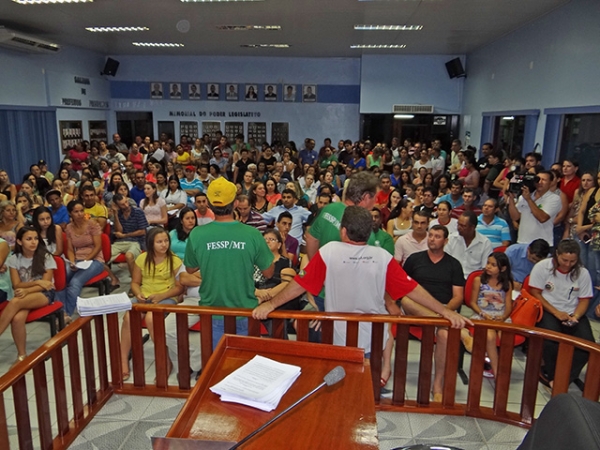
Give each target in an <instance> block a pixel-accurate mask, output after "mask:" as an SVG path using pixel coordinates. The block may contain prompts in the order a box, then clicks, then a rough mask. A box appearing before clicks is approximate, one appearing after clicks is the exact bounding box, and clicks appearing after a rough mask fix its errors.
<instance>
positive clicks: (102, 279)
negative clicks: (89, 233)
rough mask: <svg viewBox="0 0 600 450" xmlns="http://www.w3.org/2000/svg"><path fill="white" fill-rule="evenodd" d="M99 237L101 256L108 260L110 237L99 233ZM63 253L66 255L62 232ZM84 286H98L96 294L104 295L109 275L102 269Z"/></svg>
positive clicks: (64, 238)
mask: <svg viewBox="0 0 600 450" xmlns="http://www.w3.org/2000/svg"><path fill="white" fill-rule="evenodd" d="M100 239H101V240H102V250H101V251H102V257H103V258H104V261H110V256H111V253H110V238H109V237H108V236H107V235H106V234H104V233H101V234H100ZM63 248H64V251H63V254H64V255H65V256H66V254H67V233H64V232H63ZM85 287H95V288H98V295H106V294H109V293H110V275H109V273H108V272H107V271H106V270H103V271H102V272H101V273H99V274H98V275H96V276H95V277H93V278H92V279H90V280H89V281H88V282H87V283H85Z"/></svg>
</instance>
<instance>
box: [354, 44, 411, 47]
mask: <svg viewBox="0 0 600 450" xmlns="http://www.w3.org/2000/svg"><path fill="white" fill-rule="evenodd" d="M350 48H406V44H359V45H351V46H350Z"/></svg>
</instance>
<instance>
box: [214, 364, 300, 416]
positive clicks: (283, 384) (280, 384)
mask: <svg viewBox="0 0 600 450" xmlns="http://www.w3.org/2000/svg"><path fill="white" fill-rule="evenodd" d="M299 376H300V367H298V366H292V365H291V364H282V363H279V362H277V361H273V360H272V359H268V358H265V357H263V356H258V355H257V356H255V357H254V358H253V359H251V360H250V361H248V362H247V363H246V364H244V365H243V366H242V367H240V368H239V369H237V370H236V371H235V372H232V373H231V374H229V375H228V376H226V377H225V378H224V379H223V380H221V381H220V382H219V383H217V384H215V385H214V386H213V387H211V388H210V390H211V391H212V392H214V393H215V394H218V395H220V396H221V400H222V401H224V402H234V403H241V404H242V405H248V406H252V407H253V408H258V409H261V410H263V411H267V412H268V411H273V410H274V409H275V408H277V405H278V404H279V401H280V400H281V397H283V395H284V394H285V393H286V392H287V390H288V389H289V388H290V386H291V385H292V384H293V383H294V381H296V378H298V377H299Z"/></svg>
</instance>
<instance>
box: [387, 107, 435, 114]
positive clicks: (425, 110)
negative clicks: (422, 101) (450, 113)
mask: <svg viewBox="0 0 600 450" xmlns="http://www.w3.org/2000/svg"><path fill="white" fill-rule="evenodd" d="M392 112H393V113H394V114H404V113H410V114H433V105H394V107H393V109H392Z"/></svg>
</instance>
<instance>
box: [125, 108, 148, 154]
mask: <svg viewBox="0 0 600 450" xmlns="http://www.w3.org/2000/svg"><path fill="white" fill-rule="evenodd" d="M117 132H118V133H119V135H120V136H121V140H122V141H123V142H124V143H125V144H126V145H127V147H129V146H131V144H132V143H133V141H134V139H135V137H136V136H141V137H142V139H143V138H145V137H146V136H150V139H151V140H153V139H154V126H153V123H152V113H151V112H117Z"/></svg>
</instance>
